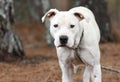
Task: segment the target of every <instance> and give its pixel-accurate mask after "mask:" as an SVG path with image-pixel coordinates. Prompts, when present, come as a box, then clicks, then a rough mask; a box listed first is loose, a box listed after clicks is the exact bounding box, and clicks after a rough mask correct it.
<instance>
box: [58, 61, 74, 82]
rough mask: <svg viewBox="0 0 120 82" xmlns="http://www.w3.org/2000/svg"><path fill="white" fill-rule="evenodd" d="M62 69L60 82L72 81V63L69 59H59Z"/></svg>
mask: <svg viewBox="0 0 120 82" xmlns="http://www.w3.org/2000/svg"><path fill="white" fill-rule="evenodd" d="M59 64H60V68H61V71H62V82H73V79H72V64H71V63H70V62H69V61H59Z"/></svg>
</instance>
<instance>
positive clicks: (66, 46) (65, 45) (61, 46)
mask: <svg viewBox="0 0 120 82" xmlns="http://www.w3.org/2000/svg"><path fill="white" fill-rule="evenodd" d="M59 47H67V46H66V45H59V46H58V48H59Z"/></svg>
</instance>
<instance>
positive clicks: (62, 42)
mask: <svg viewBox="0 0 120 82" xmlns="http://www.w3.org/2000/svg"><path fill="white" fill-rule="evenodd" d="M59 41H60V44H61V45H63V46H65V45H66V44H67V42H68V37H67V36H65V35H62V36H60V37H59Z"/></svg>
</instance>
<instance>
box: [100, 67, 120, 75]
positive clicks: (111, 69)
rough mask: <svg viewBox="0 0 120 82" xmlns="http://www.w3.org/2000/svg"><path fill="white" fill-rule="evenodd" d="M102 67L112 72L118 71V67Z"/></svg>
mask: <svg viewBox="0 0 120 82" xmlns="http://www.w3.org/2000/svg"><path fill="white" fill-rule="evenodd" d="M102 69H104V70H108V71H112V72H116V73H120V69H115V68H112V67H107V66H102Z"/></svg>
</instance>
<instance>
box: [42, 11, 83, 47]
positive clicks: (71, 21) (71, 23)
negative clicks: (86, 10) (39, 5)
mask: <svg viewBox="0 0 120 82" xmlns="http://www.w3.org/2000/svg"><path fill="white" fill-rule="evenodd" d="M45 19H48V20H50V33H51V34H52V36H53V38H54V39H55V40H54V44H55V46H56V47H70V48H71V47H75V46H77V45H78V44H79V41H80V35H81V32H82V30H83V29H82V28H81V26H80V21H81V20H83V19H84V16H83V15H82V14H81V13H79V12H76V11H75V12H70V11H58V10H57V9H51V10H49V11H48V12H47V13H46V14H45V15H44V16H43V18H42V22H44V20H45Z"/></svg>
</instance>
